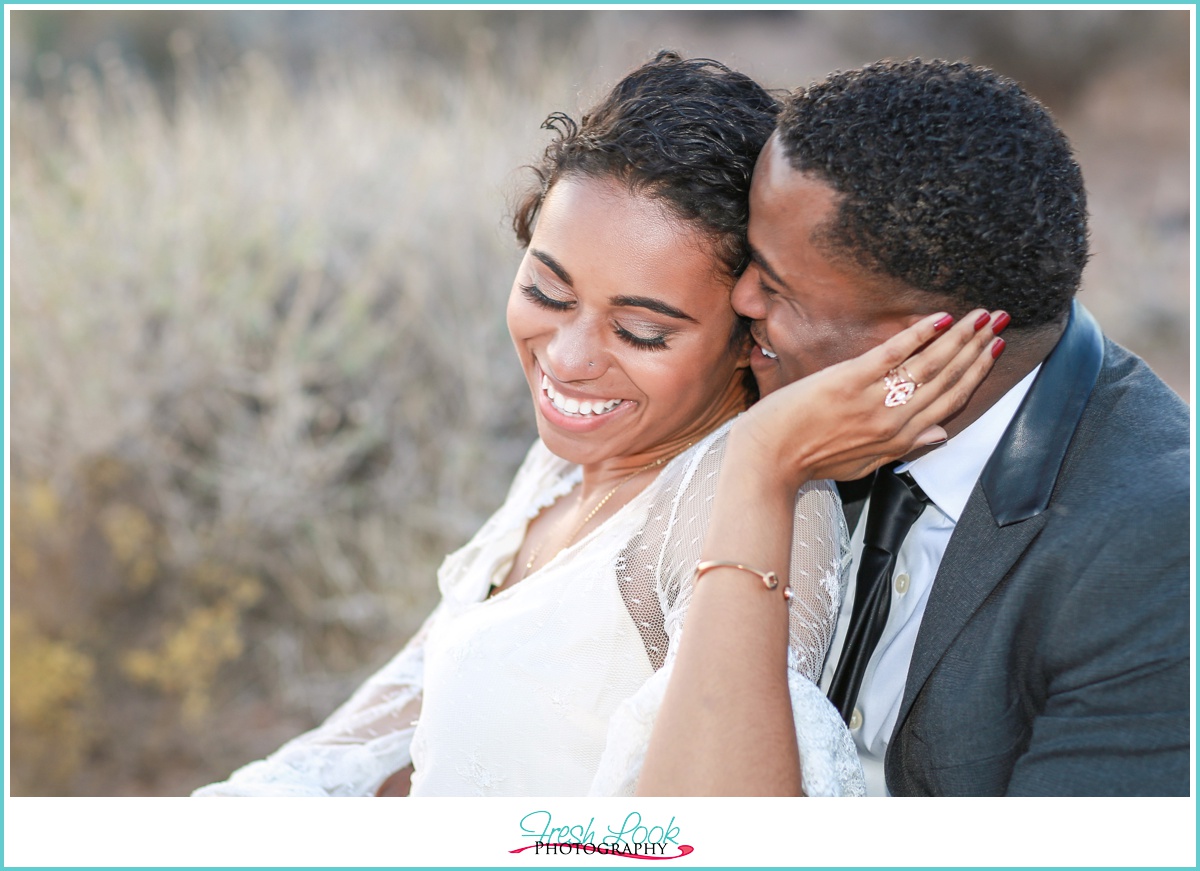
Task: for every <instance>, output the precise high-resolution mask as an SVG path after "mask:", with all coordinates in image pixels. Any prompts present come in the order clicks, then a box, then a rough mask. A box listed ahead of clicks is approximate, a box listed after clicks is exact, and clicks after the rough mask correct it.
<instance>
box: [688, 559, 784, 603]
mask: <svg viewBox="0 0 1200 871" xmlns="http://www.w3.org/2000/svg"><path fill="white" fill-rule="evenodd" d="M712 569H738V570H739V571H743V572H749V573H750V574H752V575H754V576H756V577H758V578H761V579H762V582H763V584H764V585H766V588H767V589H768V590H774V589H776V588H777V587H778V586H779V575H777V574H775V573H774V572H760V571H759V570H758V569H752V568H750V566H744V565H742V564H741V563H724V562H718V561H716V560H701V561H700V562H698V563H696V571H695V572H694V573H693V574H692V586H695V585H696V582H697V581H699V580H700V576H701V575H702V574H704V573H705V572H707V571H711V570H712ZM783 598H784V600H788V599H790V598H792V588H791V585H788V586H786V587H784V588H783Z"/></svg>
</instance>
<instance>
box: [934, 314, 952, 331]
mask: <svg viewBox="0 0 1200 871" xmlns="http://www.w3.org/2000/svg"><path fill="white" fill-rule="evenodd" d="M952 323H954V318H952V317H951V316H950V315H945V316H944V317H942V318H939V319H938V320H937V321H936V322H935V323H934V325H933V331H934V332H935V333H940V332H941V331H942V330H944V329H946V327H948V326H950V325H951V324H952Z"/></svg>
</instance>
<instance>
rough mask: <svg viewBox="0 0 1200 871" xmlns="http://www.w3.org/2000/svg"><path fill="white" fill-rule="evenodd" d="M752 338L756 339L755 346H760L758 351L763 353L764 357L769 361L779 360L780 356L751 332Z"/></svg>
mask: <svg viewBox="0 0 1200 871" xmlns="http://www.w3.org/2000/svg"><path fill="white" fill-rule="evenodd" d="M750 338H752V339H754V344H756V345H758V350H760V351H762V354H763V356H764V357H766V358H767V359H768V360H778V359H779V355H778V354H776V353H775V352H774V351H772V350H771V346H770V345H768V344H767V343H766V342H764V341H763V340H762V339H760V338H759V337H758V336H757V335H755V333H754V331H753V330H751V331H750Z"/></svg>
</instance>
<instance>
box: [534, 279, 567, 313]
mask: <svg viewBox="0 0 1200 871" xmlns="http://www.w3.org/2000/svg"><path fill="white" fill-rule="evenodd" d="M521 293H523V294H524V295H525V298H526V299H527V300H529V301H530V302H532V303H533V304H534V305H540V306H541V307H542V308H548V309H551V310H553V311H560V312H561V311H566V310H567V309H569V308H572V307H573V306H574V305H575V303H574V302H573V301H571V300H565V299H555V298H554V297H552V296H547V295H546V294H545V293H543V292H542V289H541V288H540V287H538V286H537V285H536V284H522V285H521Z"/></svg>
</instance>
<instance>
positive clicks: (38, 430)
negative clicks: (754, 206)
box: [10, 10, 1190, 795]
mask: <svg viewBox="0 0 1200 871" xmlns="http://www.w3.org/2000/svg"><path fill="white" fill-rule="evenodd" d="M11 23H12V28H13V30H12V42H11V44H12V52H11V57H10V63H11V65H12V66H11V73H12V82H13V86H12V102H11V113H12V114H11V130H12V148H11V187H10V190H11V201H12V208H11V214H12V222H11V225H10V234H11V265H12V275H11V313H12V325H11V336H12V345H11V348H10V352H11V366H12V373H11V375H12V378H11V383H12V396H11V408H12V416H11V420H10V426H11V435H12V439H11V445H12V449H11V464H10V473H11V517H10V524H11V543H12V548H11V553H10V569H11V605H12V612H11V638H10V642H11V677H12V682H11V687H10V690H11V706H10V711H11V726H12V791H13V794H15V795H31V794H53V795H128V794H141V795H158V794H163V795H170V794H181V793H186V792H187V791H189V790H190V789H192V788H194V787H196V786H198V785H200V784H203V783H206V782H208V781H211V780H215V779H219V778H221V777H223V776H225V775H226V774H227V773H228V772H229V771H230V770H232V768H234V767H236V766H237V765H240V764H242V763H244V762H246V761H249V760H250V759H252V758H256V757H258V756H261V755H263V754H265V753H267V752H269V751H270V750H272V749H274V747H276V746H277V745H278V744H279V743H281V742H282V741H283V740H285V739H286V738H288V737H291V736H292V735H294V734H296V733H297V732H299V731H301V730H303V729H305V728H308V727H309V726H311V725H314V724H315V723H316V722H318V721H319V720H320V719H321V718H322V717H323V716H324V715H326V714H327V713H328V712H329V711H330V710H331V709H332V708H333V707H334V706H335V705H336V704H337V703H339V702H340V701H342V700H343V699H344V698H345V697H346V695H348V693H349V691H350V690H351V689H352V688H353V686H354V685H355V684H356V683H357V682H358V681H360V680H361V679H362V678H363V677H365V676H366V675H367V674H368V673H369V672H370V671H371V670H372V669H374V668H375V667H377V666H378V665H379V664H381V663H382V662H383V661H384V660H386V659H387V658H388V657H389V656H390V655H391V654H392V653H393V652H394V651H395V650H396V649H397V648H398V647H399V646H400V645H401V644H403V642H404V641H405V639H406V638H407V636H408V635H409V634H410V633H411V631H412V630H413V629H414V628H415V627H416V625H418V624H419V622H420V621H421V619H423V617H424V616H425V615H426V613H427V612H428V611H429V610H430V609H431V607H432V605H433V603H434V601H435V599H436V588H435V582H434V575H435V571H436V567H437V565H438V563H439V562H440V560H441V557H442V556H443V555H444V554H445V553H446V552H448V551H449V550H452V549H453V548H455V547H457V546H458V545H460V544H462V543H463V542H464V541H465V540H466V539H467V538H468V537H469V536H470V535H471V534H472V533H473V532H474V530H475V529H476V528H477V527H478V526H479V525H480V524H481V522H482V521H483V519H484V518H485V517H486V516H487V515H488V514H489V513H490V512H491V511H492V510H493V509H494V508H495V507H496V506H497V505H498V504H499V502H500V500H501V499H502V498H503V494H504V492H505V489H506V487H507V484H508V482H509V479H510V478H511V475H512V473H513V471H514V469H515V467H516V464H517V463H518V462H519V461H520V458H521V457H522V456H523V454H524V452H525V450H526V449H527V447H528V445H529V443H530V441H531V440H532V439H533V437H534V435H535V430H534V428H533V421H532V414H531V412H530V410H529V408H528V404H529V399H528V392H527V389H526V387H525V384H524V381H523V378H522V376H521V373H520V370H519V368H518V367H517V365H516V362H515V358H514V355H513V354H512V352H511V350H510V343H509V339H508V336H507V333H506V330H505V327H504V318H503V309H504V301H505V298H506V294H507V291H508V287H509V285H510V283H511V279H512V274H513V271H514V269H515V266H516V263H517V261H518V259H519V256H520V252H519V251H518V250H517V248H516V245H515V243H514V242H513V240H512V238H511V234H510V233H509V231H508V229H507V219H508V211H507V202H508V200H509V199H510V198H511V194H512V193H513V192H514V190H515V189H517V188H519V187H520V186H522V185H523V184H525V183H527V182H528V180H529V176H528V174H525V175H522V174H521V172H520V170H519V168H520V167H521V166H522V165H523V164H525V163H528V162H530V161H531V160H532V159H533V158H534V156H535V155H536V153H537V152H538V150H539V149H540V148H541V147H542V145H543V144H544V143H545V141H546V134H544V133H542V132H540V131H539V129H538V127H539V124H540V122H541V120H542V119H543V118H544V117H545V116H546V115H547V114H548V113H549V112H551V111H553V110H559V109H565V110H567V111H569V112H572V113H575V114H577V113H578V110H579V109H580V107H583V106H586V105H587V104H588V103H589V102H590V101H591V100H592V99H593V98H594V97H595V96H597V95H598V94H599V93H600V92H601V91H602V90H603V89H604V88H605V87H607V86H608V85H610V84H611V83H612V82H613V81H615V79H616V78H618V77H619V76H620V75H621V74H622V73H624V72H625V71H626V70H627V69H628V68H630V67H631V66H633V65H634V64H636V63H638V62H640V61H642V60H644V59H645V58H647V57H648V56H650V55H652V54H653V52H654V51H655V50H656V49H657V48H659V47H662V46H670V47H675V48H678V49H680V50H682V51H683V52H684V53H685V54H691V55H706V56H712V57H716V58H718V59H720V60H723V61H725V62H727V63H729V64H730V65H732V66H734V67H736V68H739V69H741V70H743V71H745V72H747V73H750V74H751V75H754V76H756V77H757V78H758V79H759V80H760V81H762V82H763V83H764V84H765V85H767V86H769V87H794V86H796V85H800V84H804V83H806V82H808V81H811V80H813V79H815V78H818V77H820V76H821V75H822V74H823V73H824V72H827V71H828V70H830V69H834V68H837V67H842V68H844V67H848V66H857V65H860V64H862V63H865V62H867V61H869V60H873V59H875V58H877V57H882V56H907V55H910V54H923V55H925V56H933V55H938V56H949V57H956V58H957V57H968V58H970V59H972V60H975V61H977V62H980V63H986V64H990V65H992V66H995V67H997V68H998V69H1000V70H1002V71H1004V72H1006V73H1008V74H1009V75H1012V76H1014V77H1015V78H1018V79H1020V80H1022V81H1024V82H1025V83H1026V85H1027V86H1028V87H1029V88H1030V90H1032V91H1033V92H1034V93H1036V94H1039V95H1040V96H1042V97H1043V99H1045V100H1046V101H1047V103H1048V104H1049V105H1050V106H1051V108H1052V109H1053V110H1054V111H1055V112H1056V114H1057V115H1058V117H1059V118H1060V120H1061V121H1062V123H1063V125H1064V127H1065V128H1066V129H1067V132H1068V133H1069V134H1070V135H1071V136H1072V138H1073V141H1074V142H1075V144H1076V147H1077V150H1078V152H1079V155H1080V160H1081V163H1082V164H1083V168H1084V174H1085V177H1086V179H1087V181H1088V185H1089V192H1090V199H1091V208H1092V213H1093V245H1094V248H1095V256H1094V259H1093V263H1092V264H1091V266H1089V269H1088V272H1087V274H1086V277H1085V291H1084V295H1083V297H1082V298H1083V300H1084V301H1085V303H1086V304H1087V305H1088V306H1089V307H1090V308H1091V309H1092V310H1093V312H1095V313H1096V314H1097V316H1098V317H1099V319H1100V320H1101V323H1102V324H1103V325H1104V326H1105V327H1106V329H1107V330H1108V331H1109V333H1110V334H1111V335H1113V336H1114V337H1115V338H1117V339H1118V340H1119V341H1122V342H1123V343H1125V344H1127V345H1129V346H1130V347H1132V348H1133V349H1134V350H1135V351H1138V352H1139V353H1141V354H1143V355H1144V356H1146V357H1147V359H1148V360H1149V361H1150V362H1151V364H1152V365H1154V366H1155V367H1156V369H1158V370H1159V371H1160V373H1161V374H1163V376H1164V377H1165V378H1166V379H1167V380H1168V381H1169V382H1170V383H1171V384H1172V385H1173V386H1174V387H1175V389H1176V390H1178V391H1179V392H1181V393H1185V394H1190V386H1189V382H1188V377H1189V369H1188V341H1189V332H1188V322H1187V314H1188V311H1189V286H1188V282H1189V244H1188V242H1189V233H1190V213H1189V208H1190V206H1189V192H1188V178H1189V175H1188V148H1189V134H1190V130H1189V127H1188V107H1189V102H1188V100H1189V99H1190V97H1189V86H1190V81H1189V72H1188V30H1187V28H1188V24H1187V15H1186V13H1179V12H1129V11H1070V12H1065V11H1064V12H1011V11H1006V12H998V11H977V12H924V13H922V12H893V11H873V12H719V11H701V12H617V11H597V12H579V11H556V12H499V11H428V12H418V11H392V12H321V11H316V12H314V11H293V12H237V11H224V12H215V11H107V12H90V11H30V10H18V11H14V12H13V13H12V16H11ZM647 34H654V35H653V36H648V35H647Z"/></svg>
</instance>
